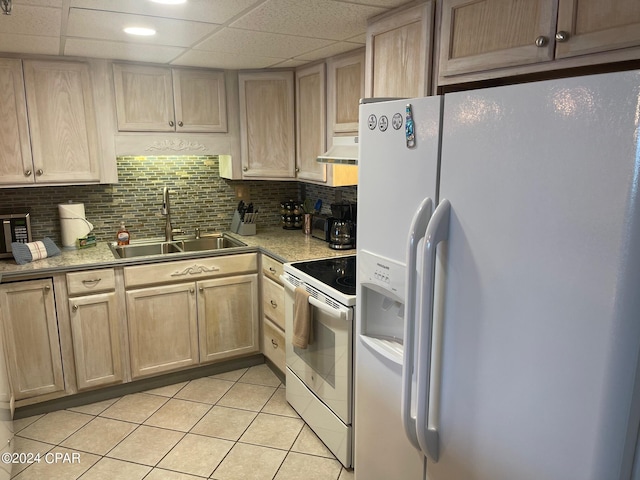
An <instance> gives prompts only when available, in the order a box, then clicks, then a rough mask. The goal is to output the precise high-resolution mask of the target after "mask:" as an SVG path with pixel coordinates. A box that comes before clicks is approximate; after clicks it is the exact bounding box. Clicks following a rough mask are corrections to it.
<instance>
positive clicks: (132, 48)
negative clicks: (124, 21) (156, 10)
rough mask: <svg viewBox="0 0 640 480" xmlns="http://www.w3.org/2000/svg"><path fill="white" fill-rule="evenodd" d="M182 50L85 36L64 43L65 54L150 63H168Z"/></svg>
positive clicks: (182, 49) (69, 39) (182, 50)
mask: <svg viewBox="0 0 640 480" xmlns="http://www.w3.org/2000/svg"><path fill="white" fill-rule="evenodd" d="M184 51H185V49H184V48H180V47H167V46H164V45H140V44H135V45H134V44H131V43H118V42H108V41H104V40H87V39H85V38H68V39H67V41H66V42H65V45H64V54H65V55H72V56H78V57H93V58H113V59H116V60H130V61H133V62H152V63H169V62H170V61H171V60H173V59H174V58H176V57H177V56H178V55H180V54H181V53H183V52H184Z"/></svg>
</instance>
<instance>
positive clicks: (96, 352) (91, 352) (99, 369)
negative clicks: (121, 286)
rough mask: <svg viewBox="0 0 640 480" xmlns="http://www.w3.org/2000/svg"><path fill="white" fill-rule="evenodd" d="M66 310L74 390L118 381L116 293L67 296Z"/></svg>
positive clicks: (119, 368)
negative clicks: (71, 345) (73, 362)
mask: <svg viewBox="0 0 640 480" xmlns="http://www.w3.org/2000/svg"><path fill="white" fill-rule="evenodd" d="M69 311H70V316H71V336H72V338H73V352H74V357H75V367H76V381H77V385H78V390H85V389H87V388H92V387H97V386H101V385H110V384H113V383H119V382H122V380H123V371H124V370H123V364H122V355H121V349H120V328H119V325H120V323H119V322H120V319H119V316H118V306H117V296H116V293H115V292H108V293H100V294H97V295H88V296H84V297H77V298H70V299H69Z"/></svg>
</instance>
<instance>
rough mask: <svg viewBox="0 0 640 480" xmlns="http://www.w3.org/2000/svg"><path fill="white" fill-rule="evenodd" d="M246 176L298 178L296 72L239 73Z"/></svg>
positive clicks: (243, 160) (243, 167)
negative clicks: (296, 163) (295, 102)
mask: <svg viewBox="0 0 640 480" xmlns="http://www.w3.org/2000/svg"><path fill="white" fill-rule="evenodd" d="M238 81H239V88H240V146H241V150H242V176H243V177H244V178H295V125H294V107H293V102H294V96H293V72H261V73H244V74H239V75H238Z"/></svg>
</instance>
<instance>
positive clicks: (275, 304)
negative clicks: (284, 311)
mask: <svg viewBox="0 0 640 480" xmlns="http://www.w3.org/2000/svg"><path fill="white" fill-rule="evenodd" d="M269 303H271V306H272V307H273V308H278V304H277V303H276V302H274V301H273V300H270V301H269Z"/></svg>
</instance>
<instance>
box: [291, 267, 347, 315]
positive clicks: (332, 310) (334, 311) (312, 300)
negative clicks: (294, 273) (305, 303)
mask: <svg viewBox="0 0 640 480" xmlns="http://www.w3.org/2000/svg"><path fill="white" fill-rule="evenodd" d="M280 281H281V282H282V284H283V285H284V286H285V287H286V288H287V289H288V290H291V291H292V292H294V291H295V289H296V287H295V286H293V285H291V283H289V282H288V281H287V278H286V277H285V276H284V275H280ZM309 303H310V304H311V305H312V306H314V307H316V308H317V309H319V310H322V311H323V312H324V313H326V314H327V315H329V316H331V317H333V318H337V319H338V320H344V321H345V322H350V321H352V320H353V309H351V308H347V307H341V308H339V309H336V308H332V307H330V306H329V305H325V304H324V303H322V302H321V301H319V300H316V299H315V298H313V297H309Z"/></svg>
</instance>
